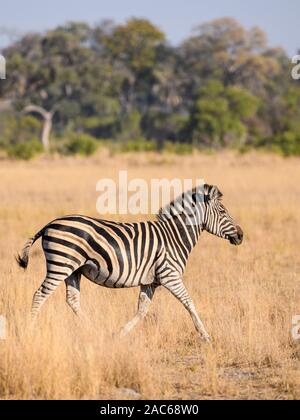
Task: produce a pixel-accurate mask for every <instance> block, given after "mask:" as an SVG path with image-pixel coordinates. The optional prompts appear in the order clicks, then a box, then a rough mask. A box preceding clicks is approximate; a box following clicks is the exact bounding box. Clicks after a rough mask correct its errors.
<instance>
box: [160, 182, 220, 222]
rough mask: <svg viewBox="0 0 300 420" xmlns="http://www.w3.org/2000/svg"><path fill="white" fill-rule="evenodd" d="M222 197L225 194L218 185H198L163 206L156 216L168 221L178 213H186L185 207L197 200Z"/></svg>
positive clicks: (203, 200) (204, 200) (205, 200)
mask: <svg viewBox="0 0 300 420" xmlns="http://www.w3.org/2000/svg"><path fill="white" fill-rule="evenodd" d="M222 197H223V194H222V193H221V191H220V190H219V189H218V187H216V186H212V185H207V184H202V185H198V186H197V187H195V188H192V189H191V190H188V191H186V192H184V193H182V194H180V195H179V196H178V197H177V198H175V199H174V200H173V201H171V202H170V203H168V204H166V205H165V206H163V207H161V208H160V209H159V211H158V213H157V214H156V218H157V219H158V220H160V221H166V220H168V219H170V218H172V217H174V216H176V215H178V214H183V213H186V211H185V209H189V208H191V206H194V205H195V204H196V203H197V202H208V201H209V200H211V199H214V198H215V199H218V200H221V199H222ZM186 214H188V213H186Z"/></svg>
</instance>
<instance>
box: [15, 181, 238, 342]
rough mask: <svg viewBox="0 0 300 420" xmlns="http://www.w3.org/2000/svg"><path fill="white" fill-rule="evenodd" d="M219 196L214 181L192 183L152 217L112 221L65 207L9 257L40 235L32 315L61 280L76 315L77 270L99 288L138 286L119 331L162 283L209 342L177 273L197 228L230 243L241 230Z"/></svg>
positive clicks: (22, 259) (25, 255) (23, 262)
mask: <svg viewBox="0 0 300 420" xmlns="http://www.w3.org/2000/svg"><path fill="white" fill-rule="evenodd" d="M222 196H223V195H222V193H221V192H220V190H219V189H218V187H216V186H212V185H207V184H204V185H201V186H198V187H196V188H194V189H192V190H190V191H188V192H186V193H183V194H182V195H180V196H179V197H178V198H177V199H175V200H173V201H172V202H171V203H170V204H168V205H167V206H165V207H162V208H161V209H160V211H159V212H158V214H157V217H156V220H154V221H145V222H138V223H118V222H114V221H108V220H100V219H95V218H92V217H87V216H80V215H70V216H65V217H61V218H57V219H56V220H54V221H52V222H50V223H49V224H47V225H46V226H45V227H44V228H43V229H41V230H40V231H39V232H38V233H37V234H36V235H35V236H34V237H32V238H31V239H29V240H28V241H27V243H26V244H25V247H24V249H23V251H22V254H21V256H20V255H18V257H17V261H18V263H19V265H20V266H21V267H22V268H24V269H26V268H27V265H28V260H29V250H30V248H31V246H32V245H33V244H34V242H35V241H36V240H37V239H39V238H42V247H43V251H44V254H45V258H46V265H47V274H46V277H45V279H44V281H43V283H42V285H41V286H40V288H39V289H38V290H37V291H36V292H35V294H34V296H33V301H32V308H31V315H32V319H33V320H35V318H36V316H37V315H38V312H39V310H40V308H41V306H42V305H43V304H44V303H45V301H46V300H47V299H48V298H49V296H50V295H51V294H52V293H53V292H54V291H55V290H56V288H57V287H58V286H59V285H60V283H62V282H63V281H64V282H65V284H66V301H67V303H68V305H69V306H70V307H71V309H72V310H73V311H74V313H75V314H76V315H79V316H80V315H82V312H81V308H80V281H81V276H82V275H83V276H84V277H86V278H87V279H89V280H90V281H92V282H94V283H96V284H98V285H100V286H103V287H107V288H129V287H140V293H139V298H138V308H137V312H136V314H135V316H134V317H133V319H132V320H131V321H129V322H128V323H127V324H126V325H125V326H124V327H123V328H122V329H121V331H120V335H121V336H123V335H126V334H127V333H129V331H131V330H132V329H133V328H134V327H135V326H136V324H137V323H138V322H139V321H140V320H142V319H143V318H145V316H146V314H147V312H148V309H149V305H150V303H151V301H152V299H153V296H154V293H155V290H156V289H157V288H158V287H159V286H163V287H164V288H165V289H167V290H168V291H170V292H171V294H172V295H173V296H175V297H176V298H177V299H178V300H179V301H180V302H181V303H182V304H183V306H184V307H185V308H186V309H187V311H188V312H189V314H190V316H191V318H192V321H193V323H194V326H195V328H196V330H197V332H198V333H199V335H200V337H201V339H202V340H203V341H207V342H209V341H210V336H209V334H208V333H207V331H206V329H205V327H204V324H203V322H202V321H201V319H200V317H199V315H198V313H197V311H196V308H195V305H194V303H193V300H192V299H191V297H190V295H189V293H188V291H187V289H186V287H185V285H184V283H183V275H184V271H185V268H186V264H187V261H188V257H189V255H190V253H191V251H192V250H193V248H194V247H195V245H196V243H197V242H198V239H199V237H200V234H201V232H202V231H204V230H205V231H207V232H209V233H211V234H213V235H216V236H218V237H220V238H223V239H226V240H228V241H229V242H230V243H231V244H233V245H240V244H241V243H242V242H243V231H242V229H241V227H240V226H239V225H237V224H236V223H235V222H234V220H233V219H232V217H231V216H230V215H229V213H228V211H227V209H226V208H225V206H224V205H223V203H222V201H221V199H222Z"/></svg>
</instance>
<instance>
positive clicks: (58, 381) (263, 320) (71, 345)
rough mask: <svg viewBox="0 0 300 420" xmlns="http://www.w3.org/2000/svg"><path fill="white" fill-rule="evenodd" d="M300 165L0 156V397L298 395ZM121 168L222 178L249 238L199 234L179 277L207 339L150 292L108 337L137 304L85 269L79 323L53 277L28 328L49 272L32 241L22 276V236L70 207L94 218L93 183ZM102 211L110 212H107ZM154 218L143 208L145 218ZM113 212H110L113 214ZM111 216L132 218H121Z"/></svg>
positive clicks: (249, 158) (262, 160)
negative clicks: (0, 336) (295, 321)
mask: <svg viewBox="0 0 300 420" xmlns="http://www.w3.org/2000/svg"><path fill="white" fill-rule="evenodd" d="M299 163H300V161H299V159H297V158H289V159H282V158H280V157H278V156H273V155H260V154H254V153H253V154H247V155H236V154H233V153H229V152H228V153H220V154H215V155H200V154H196V155H194V156H186V157H179V156H166V155H156V154H153V155H147V156H146V155H141V154H133V155H126V156H125V155H123V156H107V155H106V154H105V153H104V152H101V154H99V155H97V156H95V157H93V158H90V159H80V158H78V159H76V158H70V159H68V158H65V159H61V158H58V159H46V158H39V159H38V160H35V161H33V162H30V163H26V162H22V163H21V162H9V161H7V160H2V161H1V162H0V220H1V223H0V261H1V274H0V314H3V315H5V316H6V318H7V324H8V331H7V339H6V340H2V341H0V399H16V398H18V399H40V398H43V399H65V398H67V399H69V398H70V399H75V398H76V399H87V398H92V399H101V398H121V399H122V398H128V395H132V394H128V391H127V392H125V391H124V388H126V389H130V390H134V391H135V392H136V394H135V396H136V398H145V399H151V398H179V399H182V398H190V399H215V398H225V399H227V398H236V399H237V398H255V399H260V398H268V399H271V398H272V399H273V398H276V399H299V398H300V369H299V368H300V343H299V342H298V343H297V342H296V341H293V340H292V338H291V328H292V318H293V316H295V315H297V314H300V277H299V272H300V257H299V250H300V230H299V225H300V210H299V209H300V182H299V181H300V164H299ZM120 169H127V170H128V173H129V177H130V178H133V177H139V178H140V177H142V178H145V179H146V180H148V181H149V180H150V179H151V178H152V177H155V178H157V177H159V178H162V177H167V178H170V179H172V178H174V177H178V176H180V177H182V178H194V179H195V178H204V179H205V181H207V182H208V183H213V184H216V185H218V186H219V188H220V189H221V191H222V192H223V193H224V200H223V201H224V204H225V205H226V207H227V208H228V210H229V211H230V213H231V214H232V215H233V216H234V217H235V219H236V220H237V221H238V222H239V223H240V224H241V226H242V227H243V229H244V232H245V241H244V244H243V245H242V246H241V247H237V248H236V247H233V246H231V245H230V244H229V243H227V242H226V241H223V240H221V239H219V238H216V237H213V236H210V235H209V234H207V233H204V234H203V236H202V237H201V239H200V243H199V244H198V246H197V247H196V248H195V250H194V252H193V253H192V255H191V258H190V260H189V264H188V267H187V272H186V276H185V284H186V286H187V288H188V290H189V291H190V293H191V296H192V297H193V299H194V301H195V304H196V307H197V308H198V310H199V312H200V315H201V316H202V319H203V320H204V322H205V324H206V326H207V329H208V331H209V332H210V334H211V335H212V337H213V344H212V345H211V346H209V345H203V344H202V343H200V342H199V340H198V337H197V335H196V333H195V331H194V327H193V324H192V322H191V320H190V318H189V315H188V313H187V312H185V310H184V308H183V307H182V306H181V305H180V304H179V303H178V302H177V301H176V300H175V299H174V298H173V297H172V296H171V295H170V294H169V293H168V292H167V291H165V290H158V291H157V294H156V295H155V297H154V300H153V304H152V306H151V309H150V313H149V316H148V317H147V319H146V320H145V322H143V323H141V324H140V325H138V326H137V328H136V329H135V330H134V331H133V333H132V334H131V335H130V336H128V337H126V338H123V339H120V338H118V337H117V336H115V335H114V334H113V333H115V332H117V331H118V330H119V328H120V327H121V326H122V325H123V324H124V323H125V322H126V321H128V320H129V319H130V318H131V317H132V316H133V315H134V312H135V309H136V304H137V297H138V290H137V289H134V290H106V289H104V288H101V287H99V286H96V285H94V284H92V283H91V282H89V281H88V280H86V279H85V278H83V280H82V292H81V300H82V308H83V310H84V312H85V314H86V317H87V318H88V319H89V321H88V322H87V323H81V322H80V321H79V320H78V319H77V318H76V317H75V315H74V314H73V313H72V311H71V310H70V308H69V307H68V306H67V305H66V303H65V286H64V285H62V286H61V287H60V288H59V289H58V290H57V291H56V293H55V294H54V295H53V296H52V297H51V298H50V299H49V300H48V301H47V303H46V304H45V306H44V307H43V308H42V310H41V313H40V316H39V320H38V323H37V325H36V326H35V327H34V328H32V329H31V328H29V327H28V325H29V320H30V317H29V313H30V305H31V299H32V296H33V293H34V292H35V290H36V289H37V288H38V287H39V285H40V284H41V282H42V280H43V277H44V274H45V263H44V257H43V254H42V250H41V246H40V242H37V243H36V244H35V245H34V247H33V248H32V250H31V258H30V262H29V268H28V270H27V271H26V272H25V273H24V272H23V271H22V270H20V269H19V267H17V264H16V263H15V259H14V257H15V255H16V253H17V252H18V251H19V250H20V249H21V248H22V247H23V245H24V242H25V240H26V239H27V238H28V237H29V236H31V235H33V234H34V233H36V232H37V231H38V230H39V229H40V228H41V227H42V226H44V225H45V224H46V223H47V222H49V221H50V220H51V219H54V218H56V217H57V216H60V215H63V214H70V213H81V214H87V215H91V216H95V217H100V216H99V215H98V214H97V212H96V199H97V194H98V193H97V192H96V188H95V186H96V182H97V181H98V180H99V179H100V178H104V177H105V178H107V177H112V178H116V176H117V174H118V171H119V170H120ZM106 217H107V216H106ZM151 217H153V216H151ZM110 218H112V219H117V216H111V217H110ZM118 219H119V220H134V217H133V216H127V217H125V216H121V217H119V218H118Z"/></svg>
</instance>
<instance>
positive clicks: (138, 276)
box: [81, 260, 155, 288]
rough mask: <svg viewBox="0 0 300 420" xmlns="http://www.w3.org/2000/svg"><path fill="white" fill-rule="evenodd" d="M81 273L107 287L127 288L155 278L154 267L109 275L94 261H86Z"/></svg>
mask: <svg viewBox="0 0 300 420" xmlns="http://www.w3.org/2000/svg"><path fill="white" fill-rule="evenodd" d="M81 272H82V274H83V275H84V276H85V277H87V278H88V279H89V280H91V281H92V282H93V283H96V284H98V285H99V286H103V287H108V288H128V287H137V286H141V285H148V284H152V283H153V282H154V279H155V270H154V268H152V269H150V270H148V271H146V272H138V271H135V272H134V273H129V274H127V275H126V276H122V275H121V276H117V275H115V274H113V273H112V274H111V275H109V273H108V272H107V270H103V268H101V267H100V266H99V264H97V262H95V261H92V260H91V261H88V262H87V263H86V265H85V266H84V267H82V269H81Z"/></svg>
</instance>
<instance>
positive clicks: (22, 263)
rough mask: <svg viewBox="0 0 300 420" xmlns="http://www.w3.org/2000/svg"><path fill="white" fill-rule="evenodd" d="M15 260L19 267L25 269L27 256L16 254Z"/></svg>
mask: <svg viewBox="0 0 300 420" xmlns="http://www.w3.org/2000/svg"><path fill="white" fill-rule="evenodd" d="M16 261H17V263H18V264H19V266H20V267H22V268H23V269H24V270H26V268H27V266H28V257H27V258H26V256H24V257H23V258H22V257H21V256H20V255H19V254H18V255H17V256H16Z"/></svg>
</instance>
